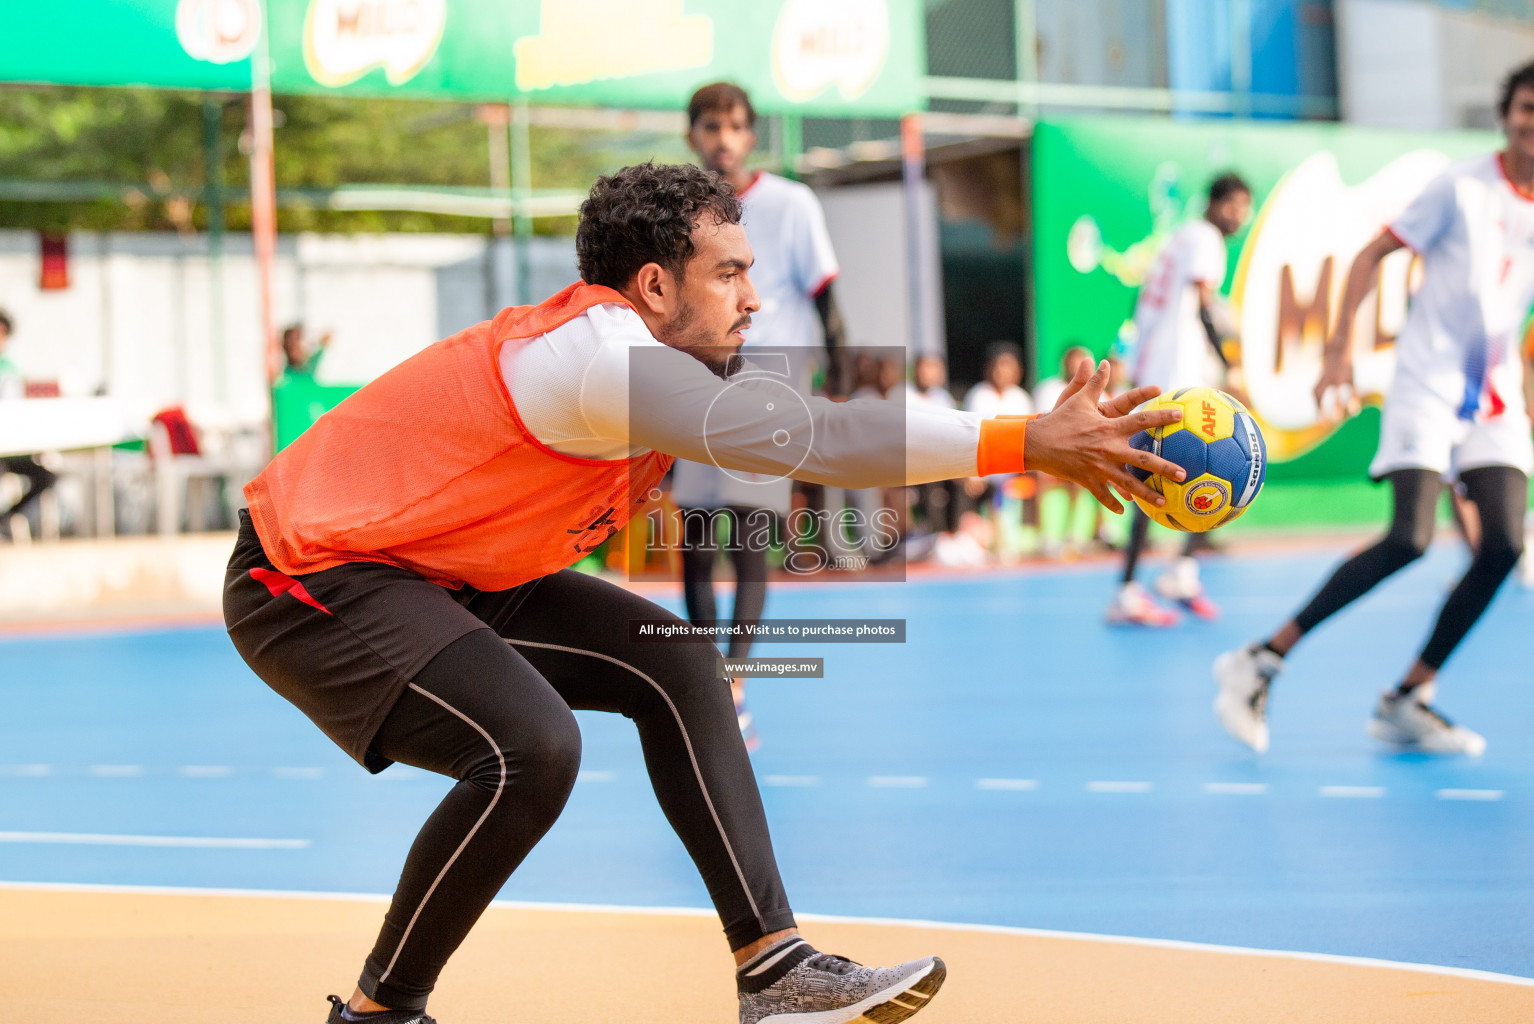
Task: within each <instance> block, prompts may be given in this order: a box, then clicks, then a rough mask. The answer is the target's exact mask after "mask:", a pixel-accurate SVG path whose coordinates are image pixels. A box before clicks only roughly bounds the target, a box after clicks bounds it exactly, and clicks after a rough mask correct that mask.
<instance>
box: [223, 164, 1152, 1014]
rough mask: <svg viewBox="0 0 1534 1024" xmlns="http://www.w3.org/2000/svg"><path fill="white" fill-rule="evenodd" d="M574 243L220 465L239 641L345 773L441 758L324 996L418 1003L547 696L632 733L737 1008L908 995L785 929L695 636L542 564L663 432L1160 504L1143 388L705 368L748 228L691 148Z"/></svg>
mask: <svg viewBox="0 0 1534 1024" xmlns="http://www.w3.org/2000/svg"><path fill="white" fill-rule="evenodd" d="M576 248H577V252H578V255H579V258H580V267H581V276H582V278H583V280H582V281H581V282H580V283H577V284H575V285H572V286H571V287H569V288H567V289H565V290H564V291H562V292H560V293H559V294H557V295H555V296H553V297H552V298H550V299H548V300H547V301H545V302H544V303H542V304H540V305H538V306H531V307H517V308H512V309H506V310H503V311H502V312H501V313H500V314H499V315H498V316H496V317H495V318H494V319H493V320H490V321H487V322H485V323H481V324H478V325H476V326H474V327H471V328H469V329H468V330H465V331H463V332H461V333H459V334H457V335H454V336H453V337H451V338H448V339H446V340H444V341H441V342H438V343H437V344H435V345H433V346H431V347H430V348H427V349H426V350H424V351H423V352H421V353H419V354H418V355H416V356H414V357H412V358H411V359H408V360H406V361H405V362H404V363H402V364H400V365H399V366H397V367H395V368H394V369H393V370H391V371H389V372H388V373H386V374H384V375H383V376H382V377H380V378H379V379H378V380H376V381H374V382H373V383H372V384H369V385H368V386H367V387H365V388H363V389H362V390H360V391H358V392H357V393H356V394H355V395H353V396H352V397H351V398H349V399H347V401H345V402H343V403H342V404H341V405H340V406H339V407H337V408H336V409H334V410H333V411H331V412H329V413H327V414H326V415H325V416H323V417H321V418H320V420H319V421H318V422H317V423H316V424H315V425H314V427H312V428H311V429H310V430H309V431H308V432H307V433H305V434H304V435H303V436H302V437H300V438H299V439H298V440H297V441H296V442H294V443H293V444H292V445H291V446H289V447H288V448H287V449H285V450H284V451H283V452H282V453H281V454H279V455H278V456H277V458H276V459H274V460H273V461H272V463H271V465H269V466H268V467H267V468H266V470H265V471H264V472H263V473H262V474H261V475H260V476H259V477H257V478H256V479H255V480H254V481H253V482H252V483H251V484H250V485H249V487H247V488H246V496H247V498H248V499H249V503H250V510H249V513H248V514H242V518H241V524H240V535H239V541H238V543H237V546H236V548H235V552H234V556H233V558H232V559H231V561H230V563H229V574H228V577H227V580H226V583H225V590H224V614H225V621H226V622H227V624H228V627H229V635H230V637H231V638H232V640H233V641H234V644H235V646H236V647H237V648H238V649H239V651H240V654H241V655H242V656H243V657H244V658H245V660H246V662H248V663H249V665H250V666H251V668H252V669H254V670H255V672H256V673H257V674H258V675H259V676H260V677H261V678H262V679H263V680H265V681H266V682H267V683H268V684H269V685H270V686H271V687H272V688H273V689H275V690H276V691H277V692H278V693H280V694H281V695H282V696H283V697H285V698H286V699H288V700H289V701H291V702H292V703H293V704H295V705H296V706H297V707H298V708H299V709H300V710H301V711H303V712H304V714H306V715H308V716H309V717H310V718H311V719H312V720H313V721H314V722H315V724H316V725H318V726H319V727H320V728H321V729H322V730H324V731H325V733H326V734H327V735H328V736H330V737H331V738H332V739H333V740H334V741H335V742H336V743H338V744H339V745H340V746H341V747H343V748H344V749H345V750H346V751H347V752H348V753H349V754H351V756H352V757H354V758H355V759H356V760H357V761H358V762H359V763H361V764H362V765H363V766H364V767H366V768H367V769H368V770H370V771H373V772H378V771H382V770H383V769H384V768H386V767H388V766H389V765H390V764H391V763H393V762H394V761H400V762H403V763H406V764H411V765H415V766H417V767H420V768H424V769H427V770H429V771H433V772H438V773H441V774H443V775H448V776H450V777H452V778H454V779H456V780H458V782H457V785H456V786H454V787H453V789H452V790H451V791H450V792H449V793H448V795H447V796H446V798H444V799H443V801H442V803H441V805H440V806H438V807H437V809H436V810H435V811H434V812H433V813H432V815H431V816H430V818H428V819H427V822H426V824H425V825H424V826H423V827H422V829H421V831H420V833H419V835H418V836H417V838H416V840H415V843H414V845H413V846H412V847H411V850H410V853H409V856H408V857H407V859H406V861H405V866H404V870H403V872H402V874H401V877H400V883H399V887H398V889H397V890H396V891H395V894H394V899H393V902H392V904H391V905H390V907H389V910H388V912H387V914H386V915H385V917H384V923H383V927H382V929H381V931H380V933H379V936H378V940H377V942H376V944H375V945H374V947H373V951H372V953H371V954H370V955H369V956H368V958H367V960H366V962H365V964H364V966H363V969H362V975H361V978H360V980H359V982H358V985H357V989H356V991H355V992H354V993H353V995H352V997H351V999H350V1000H348V1001H345V1002H343V1001H342V1000H340V999H339V998H338V997H335V996H332V997H331V1002H332V1006H331V1010H330V1021H331V1022H336V1021H358V1020H368V1021H374V1022H376V1024H426V1022H429V1021H430V1020H431V1018H429V1017H427V1016H425V1014H424V1009H425V1006H426V1001H427V997H428V996H429V995H430V993H431V991H432V988H433V986H434V985H435V983H436V980H437V976H438V974H439V972H440V971H441V969H442V966H443V965H444V964H445V963H446V961H447V959H448V957H449V956H451V955H452V953H453V951H454V950H455V949H456V948H457V947H458V945H459V944H460V943H461V942H462V941H463V938H464V936H465V935H467V934H468V931H469V929H470V928H471V927H472V926H473V924H474V922H475V921H476V920H477V919H478V918H479V915H480V914H481V913H482V912H483V910H484V908H485V906H486V905H487V904H488V903H489V902H490V900H491V899H492V898H493V897H494V896H495V895H496V893H497V892H498V891H499V890H500V888H501V886H502V885H503V884H504V883H505V881H506V879H507V878H508V877H509V876H510V874H511V872H512V871H513V870H514V869H515V868H516V866H517V865H518V864H519V863H520V862H521V861H522V859H523V858H524V857H525V856H526V854H527V852H528V851H529V850H530V849H532V847H533V845H534V844H535V843H537V841H538V840H539V839H540V838H541V837H542V836H543V834H544V833H545V832H546V831H547V830H548V829H549V827H550V826H551V825H552V824H553V823H554V820H555V818H557V817H558V815H559V812H560V810H561V809H562V808H563V806H564V803H565V799H566V797H568V795H569V793H570V788H571V786H572V785H573V783H574V781H575V775H576V770H577V768H578V766H579V762H580V733H579V731H578V730H577V728H576V723H575V718H574V716H573V715H572V714H571V710H572V709H593V710H601V711H612V712H617V713H619V714H623V715H626V716H628V717H629V718H631V719H633V721H634V723H635V725H636V726H637V727H638V730H639V737H640V741H641V743H642V745H643V748H644V753H645V763H646V765H647V766H648V769H649V773H650V778H651V783H652V785H653V786H654V789H655V793H656V796H657V798H658V799H659V801H660V804H661V807H662V809H663V810H664V811H665V813H666V816H667V818H668V820H669V821H670V822H671V824H672V826H673V827H674V828H675V829H676V831H677V834H678V835H679V836H680V837H681V839H682V842H683V844H684V845H685V847H686V848H687V851H688V853H689V855H690V856H691V857H692V859H693V861H694V862H695V863H696V865H697V867H698V870H699V872H700V873H701V874H702V876H703V878H704V880H705V882H706V883H707V886H708V890H709V894H710V896H711V897H712V899H713V901H714V904H715V906H716V908H717V909H718V911H719V916H720V919H721V921H722V923H723V925H724V931H725V937H726V939H727V940H728V941H729V944H730V948H731V949H732V950H733V951H734V953H735V960H736V963H737V965H738V968H737V980H738V988H739V991H740V1019H741V1021H742V1024H757V1022H758V1021H761V1020H763V1019H765V1018H770V1019H771V1020H772V1021H777V1022H784V1024H787V1022H792V1021H795V1020H802V1021H806V1022H808V1021H815V1022H817V1024H832V1022H837V1021H853V1020H864V1019H867V1020H878V1021H883V1022H888V1021H899V1020H904V1019H905V1018H906V1017H908V1016H910V1015H911V1014H913V1013H915V1012H917V1011H918V1010H919V1009H920V1008H921V1007H922V1006H924V1005H925V1004H926V1002H927V1001H928V1000H929V999H930V998H931V997H932V995H933V994H934V993H935V992H936V991H937V989H938V986H939V985H941V984H942V980H943V976H944V967H943V963H942V961H941V960H938V959H937V958H935V957H925V958H922V959H919V960H913V961H910V962H908V963H904V964H901V965H899V966H898V967H887V968H865V967H861V966H858V965H856V964H854V963H852V962H851V961H848V960H845V959H843V958H841V957H836V956H831V955H827V954H822V953H819V952H817V951H816V950H815V949H814V948H813V947H811V946H810V945H809V943H808V942H806V941H805V940H804V939H802V938H800V937H799V934H798V931H797V929H796V928H795V925H794V918H793V914H792V912H791V911H790V909H789V904H788V898H787V896H786V894H785V893H784V890H783V884H782V882H781V880H780V879H779V877H778V871H777V867H776V864H775V862H774V858H773V851H772V842H771V839H770V837H769V835H768V830H767V822H766V817H765V814H764V813H763V810H762V803H761V799H760V796H759V794H758V792H757V788H756V782H755V777H754V776H753V774H752V771H751V766H750V763H749V760H748V758H747V755H746V750H745V746H744V744H743V743H742V741H741V737H740V732H739V730H738V729H737V727H736V721H735V712H734V707H733V704H732V702H731V699H730V692H729V686H728V685H727V682H726V681H725V680H723V679H721V678H720V675H719V664H718V661H717V652H716V651H715V649H714V648H713V646H712V645H711V644H657V643H647V642H639V641H636V640H635V639H634V638H633V637H632V636H631V633H630V623H631V621H634V620H651V621H655V620H668V621H669V622H670V623H675V624H676V625H678V626H680V625H682V622H681V620H679V619H676V618H675V617H674V616H670V615H669V614H668V613H666V612H665V611H664V610H662V609H661V608H659V607H657V606H655V605H653V604H651V603H650V602H648V601H645V600H643V599H642V598H639V597H637V596H635V595H633V594H630V593H629V592H628V591H626V590H624V589H622V588H621V587H618V586H616V585H614V584H612V583H609V582H606V581H603V580H600V579H597V578H595V577H591V576H586V575H582V574H580V573H577V572H573V571H570V570H569V569H568V566H570V565H571V564H573V563H574V562H576V561H577V560H579V559H580V558H581V557H582V556H583V555H584V554H585V553H586V552H588V551H589V550H591V549H592V548H593V547H594V546H595V545H597V544H599V543H600V542H601V541H603V540H605V539H606V538H607V537H608V536H610V535H611V534H612V533H613V532H615V531H616V530H617V529H618V528H619V527H621V526H622V525H623V524H624V523H625V522H627V521H628V520H629V519H630V518H631V517H632V516H634V515H635V514H637V513H642V512H643V511H644V510H645V508H646V506H647V504H648V503H650V502H653V501H654V500H655V497H656V496H658V492H657V491H656V490H655V485H656V484H657V483H658V482H659V481H660V479H661V477H662V475H663V474H664V473H665V471H666V469H667V467H668V466H669V465H670V464H671V461H672V459H673V457H684V458H689V459H695V460H711V461H715V462H717V463H718V464H719V465H721V466H723V467H726V468H733V469H738V470H743V471H748V472H756V473H761V472H773V473H782V474H785V475H793V476H795V477H798V478H802V479H807V480H812V481H816V482H822V483H827V484H833V485H838V486H847V487H876V486H893V485H901V484H907V483H910V484H915V483H922V482H926V481H931V480H940V479H948V478H952V477H964V476H973V475H977V474H979V475H985V474H989V473H1000V472H1008V473H1016V472H1021V471H1022V470H1023V467H1024V463H1025V461H1026V462H1027V465H1028V467H1029V468H1034V469H1040V470H1043V471H1044V472H1047V473H1049V474H1051V475H1053V476H1056V477H1060V478H1063V479H1067V480H1074V481H1077V482H1079V483H1081V484H1082V485H1084V486H1085V487H1087V488H1088V489H1089V490H1091V491H1092V492H1093V493H1094V494H1095V495H1097V497H1098V498H1099V500H1101V501H1103V503H1104V504H1106V505H1107V506H1108V507H1109V508H1112V509H1113V510H1114V511H1121V510H1122V506H1121V505H1120V503H1119V501H1118V500H1117V499H1116V498H1115V497H1114V496H1113V495H1112V494H1111V493H1110V492H1109V490H1108V488H1109V485H1110V484H1111V485H1112V486H1113V487H1114V488H1116V489H1117V490H1118V491H1119V492H1120V493H1121V494H1139V495H1141V496H1143V497H1147V498H1149V499H1151V500H1154V499H1155V496H1154V495H1153V494H1152V493H1151V492H1150V491H1149V490H1148V489H1147V488H1146V487H1145V486H1144V485H1143V484H1141V483H1140V482H1139V481H1138V480H1136V479H1135V478H1134V477H1132V476H1131V475H1130V474H1129V473H1128V471H1127V470H1126V468H1125V464H1126V463H1129V464H1133V465H1136V466H1138V467H1140V468H1143V469H1148V470H1150V471H1151V472H1158V473H1169V474H1174V475H1175V474H1177V473H1178V472H1179V471H1178V470H1177V469H1176V467H1175V466H1172V465H1170V464H1169V463H1166V462H1163V461H1162V460H1160V459H1157V458H1155V457H1153V456H1152V455H1150V454H1149V453H1147V452H1138V451H1135V450H1133V449H1131V448H1130V447H1129V445H1128V443H1127V439H1128V438H1129V437H1130V436H1131V435H1132V434H1134V433H1135V432H1136V431H1139V430H1141V429H1144V428H1146V427H1149V426H1155V425H1159V424H1164V423H1168V422H1171V421H1173V420H1175V419H1176V417H1177V413H1176V412H1173V411H1161V412H1154V413H1145V412H1142V413H1135V412H1132V410H1133V409H1134V407H1135V406H1136V405H1138V404H1139V403H1140V402H1142V401H1144V400H1146V399H1147V398H1149V397H1151V395H1153V394H1154V393H1155V389H1140V390H1139V391H1134V392H1130V393H1129V394H1127V395H1125V396H1123V397H1122V398H1120V399H1115V400H1112V401H1108V402H1100V397H1101V394H1102V390H1103V385H1104V383H1105V382H1106V379H1107V370H1106V364H1104V365H1103V366H1099V367H1098V368H1097V372H1096V373H1095V375H1093V376H1091V378H1090V379H1088V376H1087V372H1086V369H1085V368H1083V370H1082V372H1081V373H1079V374H1078V375H1077V377H1076V379H1075V380H1074V381H1073V382H1072V383H1071V385H1070V387H1069V388H1068V389H1067V394H1066V398H1065V399H1064V400H1062V402H1061V404H1060V405H1059V406H1058V407H1057V408H1056V409H1055V410H1054V411H1053V412H1051V413H1049V414H1048V415H1045V416H1043V417H1040V418H1037V419H1034V420H1032V421H1029V420H1025V419H1004V418H996V419H989V420H982V419H981V417H980V416H978V415H977V414H974V413H961V412H953V411H950V410H943V409H936V408H934V409H931V410H921V411H914V412H910V413H909V414H908V412H907V410H905V408H904V406H903V404H902V403H894V402H868V403H863V402H848V403H843V404H838V403H832V402H829V401H825V400H823V399H813V398H811V399H803V398H801V397H800V396H798V395H796V394H794V393H793V392H792V391H791V390H790V389H789V387H788V386H787V385H785V384H783V383H779V382H778V381H777V380H776V379H774V378H772V377H770V376H765V377H759V378H753V379H751V380H747V381H737V382H734V383H732V382H729V381H727V380H726V379H724V378H723V377H722V374H723V372H724V370H725V369H726V363H727V361H728V360H727V356H728V354H729V353H731V352H733V351H734V350H736V349H738V348H739V346H740V344H741V342H742V340H743V334H742V332H743V331H744V330H745V329H746V328H747V327H749V325H750V320H751V314H752V313H753V312H755V310H756V309H757V305H758V300H757V295H756V291H755V289H754V288H753V287H752V285H751V281H750V278H749V276H748V273H747V272H748V270H749V268H750V266H751V261H752V257H751V249H750V246H749V244H748V243H747V241H746V236H745V233H744V231H743V230H742V229H741V227H740V203H739V200H738V199H737V198H736V196H735V194H734V192H733V191H732V190H731V188H730V186H729V185H728V184H726V183H725V182H723V181H722V180H721V179H720V178H718V177H717V176H716V175H714V174H712V173H710V172H708V171H704V170H701V169H699V168H696V167H691V166H676V167H672V166H654V165H650V164H645V165H641V166H637V167H630V168H626V169H624V170H623V171H620V172H619V173H617V174H615V175H613V176H612V177H607V178H602V179H601V180H599V181H598V182H597V184H596V185H595V187H594V188H593V189H592V192H591V195H590V197H589V198H588V199H587V201H586V203H585V204H584V205H583V206H582V208H581V221H580V227H579V229H578V233H577V236H576ZM887 407H896V408H894V409H888V408H887ZM891 416H893V417H895V418H894V419H891V418H890V417H891ZM892 438H893V441H892ZM902 438H903V439H904V444H903V445H902V444H901V443H900V440H901V439H902Z"/></svg>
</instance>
